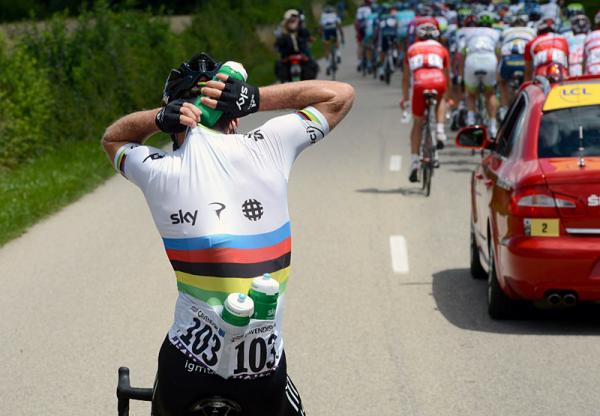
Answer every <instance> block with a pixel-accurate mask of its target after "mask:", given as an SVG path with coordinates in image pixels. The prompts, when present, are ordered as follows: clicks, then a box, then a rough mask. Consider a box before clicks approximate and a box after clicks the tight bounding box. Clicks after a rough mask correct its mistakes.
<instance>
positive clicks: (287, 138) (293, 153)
mask: <svg viewBox="0 0 600 416" xmlns="http://www.w3.org/2000/svg"><path fill="white" fill-rule="evenodd" d="M328 133H329V124H328V123H327V119H326V118H325V116H323V114H321V113H320V112H319V110H317V109H316V108H314V107H307V108H305V109H303V110H300V111H297V112H295V113H292V114H287V115H284V116H279V117H275V118H272V119H271V120H269V121H267V122H266V123H265V124H263V125H262V126H261V127H259V128H258V129H255V130H253V131H251V132H249V133H248V134H247V135H250V136H251V137H254V135H257V134H258V135H259V136H260V137H262V139H263V140H264V141H265V142H266V144H267V145H268V146H269V147H270V154H271V155H272V156H271V157H272V158H273V159H276V160H275V162H277V163H279V164H280V167H281V169H282V170H283V171H284V173H285V174H286V176H287V175H288V174H289V172H290V170H291V168H292V165H293V164H294V161H295V160H296V158H297V157H298V155H300V153H302V151H303V150H304V149H306V148H307V147H308V146H310V145H312V144H315V143H316V142H318V141H319V140H322V139H323V138H324V137H325V136H326V135H327V134H328ZM261 141H262V140H261Z"/></svg>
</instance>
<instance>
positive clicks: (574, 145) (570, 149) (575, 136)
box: [538, 105, 600, 158]
mask: <svg viewBox="0 0 600 416" xmlns="http://www.w3.org/2000/svg"><path fill="white" fill-rule="evenodd" d="M580 130H581V132H582V133H583V148H584V151H583V155H584V156H600V106H598V105H595V106H588V107H574V108H563V109H561V110H555V111H549V112H546V113H544V114H543V115H542V122H541V124H540V133H539V139H538V157H540V158H544V157H577V156H579V154H580V152H579V146H580V140H579V135H580Z"/></svg>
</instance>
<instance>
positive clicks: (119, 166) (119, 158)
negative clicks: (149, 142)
mask: <svg viewBox="0 0 600 416" xmlns="http://www.w3.org/2000/svg"><path fill="white" fill-rule="evenodd" d="M138 146H139V145H138V144H135V143H127V144H124V145H123V146H121V147H120V148H119V150H117V153H116V154H115V159H114V160H113V165H114V167H115V169H116V170H117V172H120V173H121V175H123V176H125V159H127V152H129V151H130V150H131V149H133V148H134V147H138Z"/></svg>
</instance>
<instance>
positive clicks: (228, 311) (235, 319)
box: [221, 293, 254, 327]
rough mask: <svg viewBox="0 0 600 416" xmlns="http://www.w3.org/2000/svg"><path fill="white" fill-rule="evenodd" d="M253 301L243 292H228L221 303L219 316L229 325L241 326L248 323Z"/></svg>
mask: <svg viewBox="0 0 600 416" xmlns="http://www.w3.org/2000/svg"><path fill="white" fill-rule="evenodd" d="M253 313H254V302H253V301H252V299H251V298H249V297H248V296H246V295H244V294H243V293H230V294H229V296H227V299H225V303H224V304H223V312H221V318H223V320H224V321H225V322H227V323H228V324H230V325H233V326H237V327H243V326H246V325H248V324H249V323H250V317H251V316H252V314H253Z"/></svg>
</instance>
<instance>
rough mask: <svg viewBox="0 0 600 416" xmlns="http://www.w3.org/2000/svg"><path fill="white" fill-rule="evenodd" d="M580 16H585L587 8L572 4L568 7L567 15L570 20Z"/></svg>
mask: <svg viewBox="0 0 600 416" xmlns="http://www.w3.org/2000/svg"><path fill="white" fill-rule="evenodd" d="M580 14H585V8H584V7H583V4H581V3H571V4H569V5H568V6H567V12H566V15H567V17H568V18H571V17H573V16H577V15H580Z"/></svg>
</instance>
